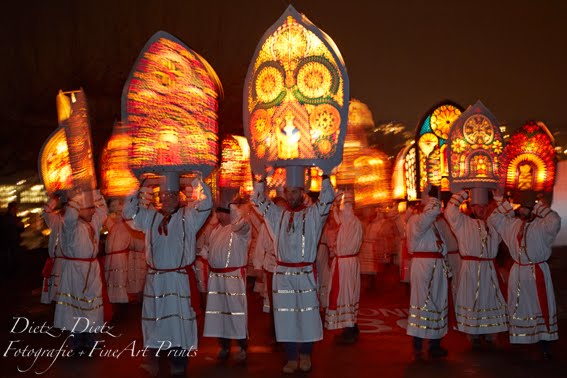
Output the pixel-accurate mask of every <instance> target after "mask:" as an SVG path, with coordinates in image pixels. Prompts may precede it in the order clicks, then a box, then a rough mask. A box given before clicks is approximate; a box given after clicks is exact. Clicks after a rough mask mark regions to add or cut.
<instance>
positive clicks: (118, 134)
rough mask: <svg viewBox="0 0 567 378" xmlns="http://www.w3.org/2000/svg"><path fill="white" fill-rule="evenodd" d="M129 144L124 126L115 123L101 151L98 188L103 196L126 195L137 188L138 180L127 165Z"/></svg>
mask: <svg viewBox="0 0 567 378" xmlns="http://www.w3.org/2000/svg"><path fill="white" fill-rule="evenodd" d="M131 144H132V142H131V141H130V137H129V135H128V133H127V130H126V127H125V126H123V125H122V124H121V123H116V124H115V125H114V130H113V132H112V136H111V137H110V139H109V140H108V143H107V144H106V147H105V148H104V150H103V152H102V159H101V178H102V184H101V188H100V190H101V193H102V194H103V195H104V196H107V197H126V196H127V195H129V194H131V193H132V192H134V191H136V190H138V188H139V183H138V180H137V179H136V177H135V176H134V174H133V173H132V171H131V170H130V167H129V166H128V151H129V150H130V147H131Z"/></svg>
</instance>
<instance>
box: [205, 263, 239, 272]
mask: <svg viewBox="0 0 567 378" xmlns="http://www.w3.org/2000/svg"><path fill="white" fill-rule="evenodd" d="M245 268H246V265H244V266H229V267H227V268H213V267H212V266H210V265H209V269H210V270H211V272H213V273H230V272H234V271H236V270H238V269H242V270H244V269H245Z"/></svg>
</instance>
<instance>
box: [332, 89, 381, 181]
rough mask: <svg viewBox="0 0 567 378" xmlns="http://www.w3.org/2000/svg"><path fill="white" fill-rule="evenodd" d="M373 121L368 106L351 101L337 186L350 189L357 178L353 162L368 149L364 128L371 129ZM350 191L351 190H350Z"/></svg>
mask: <svg viewBox="0 0 567 378" xmlns="http://www.w3.org/2000/svg"><path fill="white" fill-rule="evenodd" d="M373 126H374V120H373V118H372V112H371V111H370V109H369V108H368V106H367V105H366V104H364V103H362V102H360V101H358V100H351V101H350V104H349V110H348V128H347V133H346V137H345V144H344V149H343V161H342V163H341V165H339V168H338V170H337V184H338V185H339V186H341V187H345V188H348V187H352V185H354V183H355V181H356V178H357V171H356V169H355V167H354V161H355V160H356V159H357V158H359V157H361V156H362V154H363V153H364V152H363V149H365V148H367V147H368V141H367V138H366V128H369V127H373ZM351 189H352V188H351Z"/></svg>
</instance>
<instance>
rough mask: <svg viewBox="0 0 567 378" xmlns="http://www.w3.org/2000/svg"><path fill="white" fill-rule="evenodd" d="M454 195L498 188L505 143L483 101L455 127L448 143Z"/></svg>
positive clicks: (468, 111) (461, 117)
mask: <svg viewBox="0 0 567 378" xmlns="http://www.w3.org/2000/svg"><path fill="white" fill-rule="evenodd" d="M447 143H448V144H449V147H448V160H449V179H450V181H451V191H452V192H453V193H455V192H458V191H459V190H461V189H464V188H489V189H494V188H497V187H498V182H499V168H498V167H499V165H498V164H499V156H500V154H501V153H502V150H503V149H504V140H503V138H502V134H501V133H500V128H499V125H498V121H497V120H496V118H495V117H494V115H493V114H492V113H491V112H490V110H488V108H486V107H485V106H484V104H483V103H482V102H480V101H477V103H476V104H474V105H472V106H469V107H468V108H467V110H465V111H464V112H463V113H462V114H461V116H460V117H459V118H458V119H457V120H456V121H455V122H454V123H453V126H452V127H451V130H450V131H449V138H448V140H447Z"/></svg>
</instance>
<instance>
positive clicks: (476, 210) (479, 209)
mask: <svg viewBox="0 0 567 378" xmlns="http://www.w3.org/2000/svg"><path fill="white" fill-rule="evenodd" d="M486 210H487V206H486V205H479V204H475V205H472V206H471V211H472V213H473V215H474V216H475V217H476V218H477V219H486Z"/></svg>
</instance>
